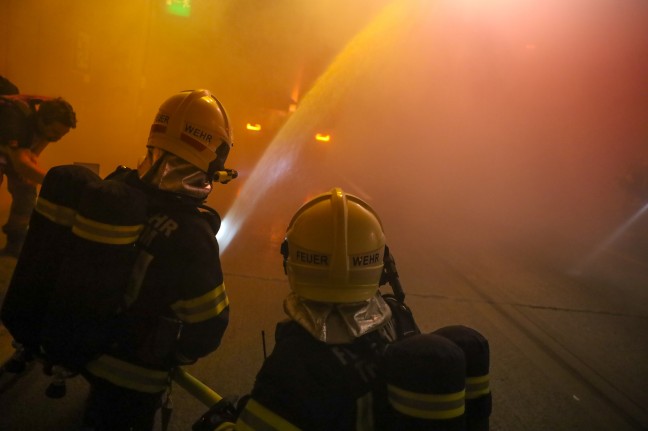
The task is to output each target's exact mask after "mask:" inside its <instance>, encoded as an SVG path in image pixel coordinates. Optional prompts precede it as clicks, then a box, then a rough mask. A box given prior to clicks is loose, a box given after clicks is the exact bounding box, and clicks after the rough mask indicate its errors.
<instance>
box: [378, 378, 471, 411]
mask: <svg viewBox="0 0 648 431" xmlns="http://www.w3.org/2000/svg"><path fill="white" fill-rule="evenodd" d="M387 389H388V391H389V402H390V404H391V405H392V406H393V407H394V408H395V409H396V410H398V411H399V412H401V413H403V414H404V415H407V416H412V417H415V418H422V419H452V418H456V417H459V416H461V415H462V414H463V413H464V410H465V404H464V403H465V401H464V398H465V396H466V391H465V390H462V391H459V392H453V393H450V394H421V393H417V392H410V391H406V390H404V389H400V388H397V387H395V386H392V385H387Z"/></svg>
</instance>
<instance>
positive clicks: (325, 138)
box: [315, 133, 331, 142]
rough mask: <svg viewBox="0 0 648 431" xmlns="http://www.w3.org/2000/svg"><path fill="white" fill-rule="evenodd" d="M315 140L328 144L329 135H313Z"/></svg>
mask: <svg viewBox="0 0 648 431" xmlns="http://www.w3.org/2000/svg"><path fill="white" fill-rule="evenodd" d="M315 140H316V141H319V142H329V141H330V140H331V135H328V134H324V133H318V134H317V135H315Z"/></svg>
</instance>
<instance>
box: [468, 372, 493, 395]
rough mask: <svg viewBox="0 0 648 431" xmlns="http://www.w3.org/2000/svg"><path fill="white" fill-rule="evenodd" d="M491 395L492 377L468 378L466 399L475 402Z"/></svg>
mask: <svg viewBox="0 0 648 431" xmlns="http://www.w3.org/2000/svg"><path fill="white" fill-rule="evenodd" d="M489 393H490V375H488V374H485V375H483V376H477V377H468V378H466V399H467V400H473V399H475V398H479V397H481V396H484V395H487V394H489Z"/></svg>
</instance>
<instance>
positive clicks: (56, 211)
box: [34, 197, 76, 227]
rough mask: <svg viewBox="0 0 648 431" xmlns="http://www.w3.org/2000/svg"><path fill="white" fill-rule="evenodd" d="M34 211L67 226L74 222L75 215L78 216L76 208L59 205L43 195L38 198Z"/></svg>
mask: <svg viewBox="0 0 648 431" xmlns="http://www.w3.org/2000/svg"><path fill="white" fill-rule="evenodd" d="M34 211H36V212H37V213H39V214H40V215H42V216H43V217H45V218H47V219H49V220H50V221H53V222H54V223H56V224H58V225H61V226H67V227H70V226H72V225H73V224H74V217H75V216H76V210H73V209H72V208H68V207H65V206H63V205H57V204H55V203H53V202H50V201H48V200H47V199H44V198H42V197H39V198H38V199H36V206H35V207H34Z"/></svg>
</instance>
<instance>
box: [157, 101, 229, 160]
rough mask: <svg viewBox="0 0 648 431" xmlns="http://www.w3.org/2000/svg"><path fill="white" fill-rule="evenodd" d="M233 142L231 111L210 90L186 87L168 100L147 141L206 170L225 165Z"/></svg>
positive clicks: (164, 103)
mask: <svg viewBox="0 0 648 431" xmlns="http://www.w3.org/2000/svg"><path fill="white" fill-rule="evenodd" d="M232 145H233V142H232V129H231V125H230V121H229V118H228V116H227V112H226V111H225V108H224V107H223V105H222V104H221V103H220V102H219V101H218V99H217V98H216V97H214V96H213V95H212V94H211V93H210V92H209V91H208V90H192V91H182V92H180V93H178V94H176V95H174V96H171V97H170V98H168V99H167V100H166V101H164V102H163V103H162V105H161V106H160V109H159V110H158V113H157V115H156V116H155V120H154V121H153V125H152V126H151V132H150V134H149V138H148V144H147V146H149V147H155V148H160V149H162V150H165V151H168V152H169V153H172V154H175V155H176V156H178V157H180V158H182V159H184V160H186V161H187V162H189V163H191V164H192V165H194V166H196V167H197V168H198V169H200V170H202V171H204V172H210V171H216V170H219V169H223V167H224V164H225V160H226V159H227V155H228V154H229V150H230V148H231V147H232Z"/></svg>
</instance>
